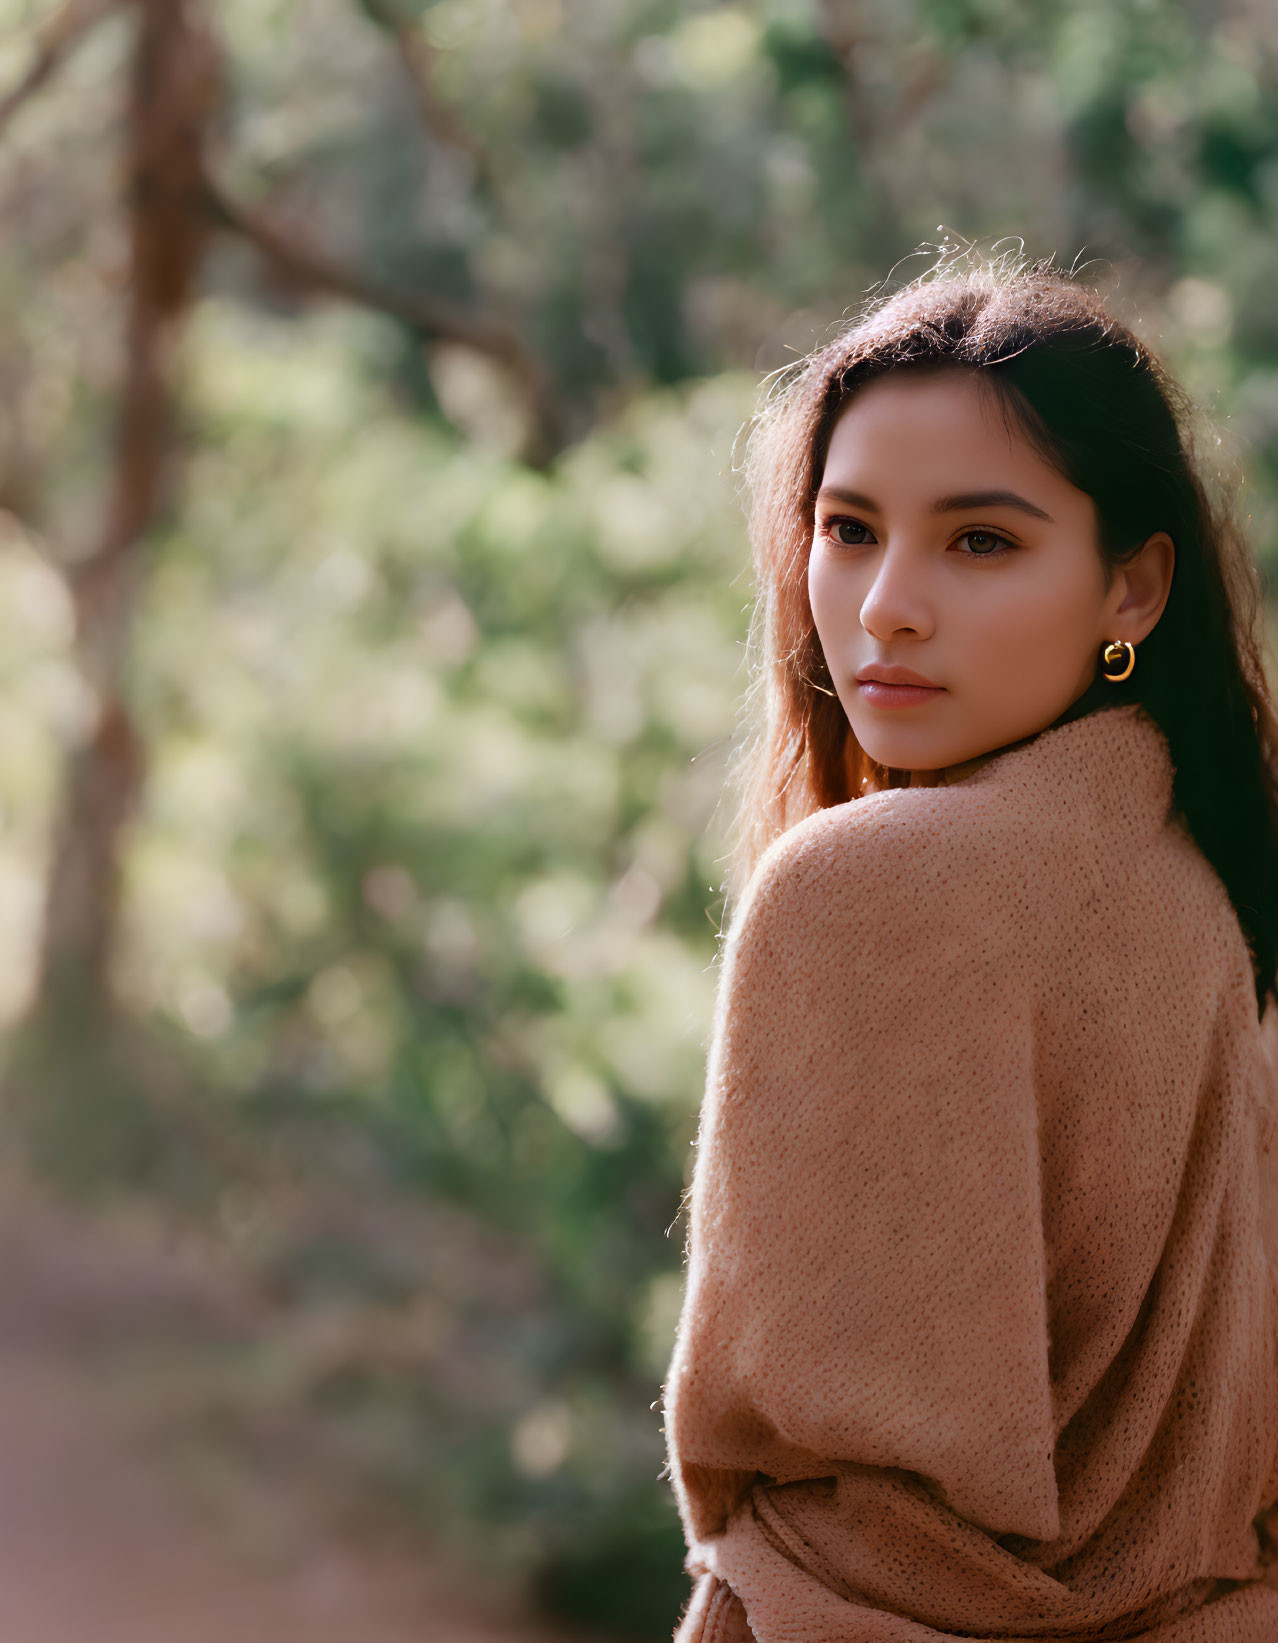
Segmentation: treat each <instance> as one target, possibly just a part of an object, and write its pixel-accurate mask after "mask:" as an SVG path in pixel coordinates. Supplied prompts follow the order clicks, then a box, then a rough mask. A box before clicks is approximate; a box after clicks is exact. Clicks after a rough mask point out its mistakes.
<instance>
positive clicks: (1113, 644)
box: [1101, 639, 1136, 685]
mask: <svg viewBox="0 0 1278 1643" xmlns="http://www.w3.org/2000/svg"><path fill="white" fill-rule="evenodd" d="M1124 651H1126V652H1127V666H1126V667H1125V668H1124V669H1123V671H1122V672H1121V673H1102V674H1101V678H1102V679H1108V680H1109V682H1110V684H1111V685H1116V684H1118V683H1119V681H1120V680H1122V679H1127V678H1130V677H1131V671H1132V669H1133V668H1134V667H1135V666H1136V646H1135V645H1134V644H1132V642H1131V640H1130V639H1111V640H1110V641H1109V643H1108V644H1107V645H1106V646H1105V648H1104V650H1103V651H1102V652H1101V661H1102V662H1103V663H1104V664H1105V665H1106V666H1107V667H1114V666H1115V665H1116V664H1117V663H1119V662H1121V661H1122V659H1123V652H1124Z"/></svg>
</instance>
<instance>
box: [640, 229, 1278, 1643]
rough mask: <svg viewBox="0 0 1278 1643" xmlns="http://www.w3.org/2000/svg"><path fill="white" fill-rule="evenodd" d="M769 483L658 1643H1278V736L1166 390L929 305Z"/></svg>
mask: <svg viewBox="0 0 1278 1643" xmlns="http://www.w3.org/2000/svg"><path fill="white" fill-rule="evenodd" d="M748 467H749V472H750V477H751V480H752V491H753V511H752V534H753V539H754V544H755V552H756V566H757V570H758V577H759V583H760V593H761V597H760V602H759V610H758V626H757V628H756V630H755V631H756V644H758V643H760V642H761V643H762V646H763V665H762V668H761V671H760V673H759V680H760V683H759V691H760V693H761V704H762V708H763V719H762V723H761V727H760V729H759V730H758V733H757V734H756V735H755V737H754V739H753V741H752V742H751V743H750V744H749V746H748V748H747V750H746V754H745V757H744V760H743V765H742V770H741V777H742V787H741V790H742V794H743V804H742V815H741V826H740V829H739V838H740V846H739V850H738V853H737V856H736V858H735V862H734V874H735V878H734V881H731V882H730V885H729V889H730V892H731V894H732V896H733V898H734V905H733V912H732V917H731V920H730V924H729V928H728V935H727V939H726V942H725V946H724V953H723V963H722V970H721V974H720V981H719V994H718V1006H717V1011H716V1018H715V1027H714V1038H713V1043H712V1046H711V1050H710V1057H709V1065H708V1071H707V1084H706V1094H705V1100H704V1103H703V1107H702V1117H701V1126H700V1132H699V1136H698V1143H697V1157H696V1166H695V1170H694V1174H693V1180H692V1185H691V1190H690V1220H689V1229H688V1244H687V1292H686V1298H685V1302H684V1307H683V1312H682V1316H681V1318H680V1323H679V1331H678V1338H677V1341H676V1345H675V1351H674V1355H673V1358H672V1360H671V1364H670V1369H669V1373H668V1376H667V1381H666V1386H665V1422H666V1425H665V1430H666V1437H667V1445H668V1454H669V1469H670V1475H671V1479H672V1482H673V1486H674V1491H675V1495H676V1499H677V1503H678V1507H679V1511H680V1514H681V1517H682V1521H683V1526H684V1530H685V1533H686V1536H687V1541H688V1558H687V1568H688V1570H689V1572H690V1573H691V1574H692V1575H693V1576H694V1577H695V1578H696V1585H695V1588H694V1590H693V1594H692V1597H691V1600H690V1603H689V1606H688V1608H687V1611H686V1613H685V1615H684V1617H683V1619H682V1622H681V1624H680V1628H679V1632H678V1643H726V1640H730V1643H746V1640H748V1639H750V1638H752V1637H753V1638H755V1639H757V1640H758V1643H940V1640H946V1639H953V1638H959V1637H961V1638H964V1639H967V1640H969V1643H970V1640H972V1639H990V1640H992V1639H999V1640H1001V1643H1019V1640H1022V1639H1031V1638H1032V1639H1047V1638H1051V1639H1062V1638H1065V1639H1072V1640H1075V1643H1100V1640H1102V1639H1120V1638H1121V1639H1141V1640H1143V1643H1274V1640H1276V1639H1278V1563H1274V1561H1273V1560H1274V1557H1275V1550H1276V1548H1275V1543H1274V1540H1273V1539H1272V1537H1271V1531H1272V1530H1274V1529H1275V1528H1278V1512H1273V1513H1271V1512H1270V1508H1271V1507H1273V1506H1274V1504H1275V1502H1276V1501H1278V1284H1276V1283H1275V1277H1274V1274H1275V1272H1276V1271H1278V1146H1276V1147H1274V1148H1272V1149H1271V1148H1270V1145H1269V1141H1270V1131H1271V1129H1272V1128H1273V1126H1274V1122H1275V1116H1276V1114H1278V1054H1276V1052H1278V1009H1276V1008H1273V1007H1272V1006H1273V1004H1274V986H1275V978H1276V973H1278V798H1276V791H1275V789H1276V783H1275V770H1276V769H1278V758H1276V755H1278V726H1276V722H1275V714H1274V709H1273V705H1272V703H1271V701H1270V697H1269V694H1268V691H1267V687H1266V683H1265V679H1264V674H1263V671H1262V663H1261V642H1260V638H1259V634H1258V621H1259V599H1258V577H1257V574H1256V571H1255V567H1254V566H1253V564H1252V561H1251V559H1250V557H1249V554H1248V551H1247V548H1246V545H1245V542H1244V540H1243V537H1242V535H1241V532H1240V531H1239V529H1238V527H1237V526H1236V524H1235V522H1234V521H1233V519H1232V517H1231V515H1230V513H1229V511H1228V509H1227V508H1225V507H1223V506H1221V505H1220V504H1219V503H1218V502H1215V501H1213V499H1212V497H1211V496H1210V495H1209V492H1208V490H1207V488H1206V486H1205V484H1204V481H1203V480H1202V478H1201V477H1200V475H1199V473H1198V471H1197V469H1196V467H1195V462H1194V458H1193V455H1192V451H1191V446H1190V441H1189V434H1188V421H1187V418H1186V413H1185V409H1184V402H1183V399H1182V396H1181V395H1180V393H1179V392H1178V390H1177V389H1176V388H1175V387H1174V385H1173V384H1172V383H1171V382H1170V381H1169V379H1168V377H1167V375H1166V374H1165V372H1164V371H1163V370H1162V369H1161V367H1160V366H1159V365H1158V363H1157V362H1156V361H1155V360H1154V359H1153V358H1152V357H1151V355H1150V353H1149V352H1148V350H1147V349H1146V348H1145V347H1143V346H1142V344H1141V343H1140V342H1138V341H1137V340H1136V338H1135V337H1134V336H1133V335H1132V334H1131V333H1130V332H1129V331H1127V330H1126V329H1124V328H1123V327H1122V326H1121V325H1120V324H1118V323H1116V322H1115V321H1114V320H1113V319H1112V318H1111V317H1110V316H1109V315H1108V314H1107V313H1106V312H1105V311H1104V309H1103V308H1102V306H1101V305H1100V304H1099V302H1098V301H1097V300H1096V299H1095V298H1094V297H1093V296H1091V295H1090V294H1088V293H1087V292H1086V291H1085V290H1084V289H1083V288H1081V287H1080V286H1078V285H1077V284H1076V283H1074V282H1073V281H1071V280H1070V279H1069V278H1067V277H1066V276H1064V275H1062V274H1060V273H1058V272H1055V271H1053V270H1051V269H1050V268H1048V267H1044V266H1042V265H1033V264H1025V263H1022V264H1021V265H1019V266H1013V267H1008V266H1006V265H1000V264H992V265H984V264H981V263H979V262H978V263H976V264H975V265H974V266H969V267H968V268H967V269H965V270H956V269H955V268H953V267H952V266H950V267H946V268H943V269H941V270H939V271H937V272H936V273H935V274H934V275H933V276H932V277H925V278H924V279H923V280H921V281H919V282H916V283H915V284H914V285H912V286H911V287H909V288H907V289H906V290H904V291H902V292H900V293H898V294H897V295H895V296H893V297H891V298H890V299H888V300H884V301H881V302H880V303H879V304H878V305H877V306H876V307H874V308H873V309H872V310H871V311H870V312H869V313H867V314H866V315H864V316H863V317H862V318H860V319H859V320H858V321H857V322H856V323H855V324H853V325H852V326H851V328H850V329H849V330H847V331H846V332H845V333H844V334H843V335H841V336H839V337H838V338H836V340H834V341H833V342H831V343H829V344H827V345H825V346H824V347H822V348H821V349H820V350H818V351H817V352H815V353H814V354H812V355H811V356H810V357H809V358H807V359H806V360H803V361H801V362H799V363H798V364H797V365H796V366H795V367H793V368H792V369H791V370H790V371H789V372H788V373H787V374H786V376H785V377H784V379H783V380H782V381H781V383H780V386H779V390H778V391H777V392H775V393H773V394H772V395H771V397H770V398H769V399H768V400H767V401H766V402H765V405H764V407H763V410H762V412H761V415H760V418H759V419H758V421H757V423H756V426H755V428H754V430H753V432H752V442H751V446H750V454H749V462H748ZM1271 1563H1273V1570H1272V1574H1271V1573H1270V1565H1271Z"/></svg>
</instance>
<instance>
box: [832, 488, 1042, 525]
mask: <svg viewBox="0 0 1278 1643" xmlns="http://www.w3.org/2000/svg"><path fill="white" fill-rule="evenodd" d="M816 499H817V501H818V502H846V503H847V504H848V506H849V507H852V508H863V509H865V511H866V512H867V513H881V512H882V509H881V508H880V507H879V505H878V503H877V502H876V501H875V500H874V498H873V497H870V496H866V494H865V493H864V491H852V490H848V488H847V487H846V486H844V485H822V487H821V489H820V490H819V491H818V492H817V494H816ZM967 508H1019V510H1020V511H1021V512H1022V513H1028V514H1032V515H1033V517H1034V518H1035V519H1045V520H1046V521H1047V523H1048V524H1049V525H1051V524H1054V523H1055V521H1054V520H1053V518H1052V516H1051V514H1050V513H1044V511H1043V509H1042V508H1040V507H1039V506H1038V504H1037V503H1036V502H1031V501H1030V500H1029V498H1028V497H1025V496H1021V495H1020V493H1019V492H1017V491H964V492H962V493H961V494H960V495H957V496H938V497H937V499H936V501H935V502H933V504H932V512H933V513H962V512H963V511H964V510H965V509H967Z"/></svg>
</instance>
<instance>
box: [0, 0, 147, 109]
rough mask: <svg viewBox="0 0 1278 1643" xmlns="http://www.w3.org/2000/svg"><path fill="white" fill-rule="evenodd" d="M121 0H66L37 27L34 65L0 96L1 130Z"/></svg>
mask: <svg viewBox="0 0 1278 1643" xmlns="http://www.w3.org/2000/svg"><path fill="white" fill-rule="evenodd" d="M118 3H119V0H66V4H65V5H62V6H60V7H59V8H58V10H57V11H55V12H54V14H53V16H52V17H49V18H47V19H46V20H45V22H44V23H43V24H41V26H40V27H39V28H38V29H37V30H36V36H35V39H36V56H35V61H34V62H33V63H32V65H31V67H30V68H29V69H28V70H27V72H26V73H25V74H24V75H23V76H22V78H21V80H19V81H18V83H17V85H16V86H14V88H13V90H12V91H10V92H8V93H7V94H6V95H5V96H4V97H0V131H3V130H4V128H5V127H6V126H7V125H8V123H9V121H10V120H11V119H12V118H13V116H14V115H15V114H16V113H17V112H18V110H19V109H20V108H21V107H22V105H23V103H25V102H26V100H27V98H28V97H30V96H31V95H32V94H33V93H34V92H36V91H38V90H39V89H40V87H41V86H42V85H44V83H45V81H46V80H48V79H50V78H51V77H52V76H53V74H54V73H55V72H56V70H57V69H58V68H59V67H60V66H61V63H62V61H63V59H64V58H65V57H66V56H68V54H69V53H70V52H71V50H72V49H73V48H74V47H75V46H77V45H79V43H80V41H81V40H83V39H84V37H85V35H86V34H88V33H89V31H90V30H91V29H92V28H93V27H94V25H95V24H97V23H100V22H101V21H102V19H103V18H104V17H105V16H106V15H107V13H108V12H111V11H114V10H115V8H116V6H117V4H118Z"/></svg>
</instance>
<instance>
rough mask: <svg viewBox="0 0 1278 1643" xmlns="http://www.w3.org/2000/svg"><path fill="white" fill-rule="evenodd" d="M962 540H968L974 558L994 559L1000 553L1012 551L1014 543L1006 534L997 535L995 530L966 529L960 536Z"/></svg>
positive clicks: (971, 555) (971, 556)
mask: <svg viewBox="0 0 1278 1643" xmlns="http://www.w3.org/2000/svg"><path fill="white" fill-rule="evenodd" d="M959 541H960V542H966V543H967V544H968V547H969V548H970V549H971V553H970V555H969V557H970V558H972V559H994V558H997V556H998V555H999V554H1000V553H1003V552H1010V551H1011V548H1012V544H1011V543H1010V542H1009V541H1008V540H1007V538H1006V537H1005V536H996V535H995V533H994V532H993V531H964V533H963V535H962V536H960V537H959Z"/></svg>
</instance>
